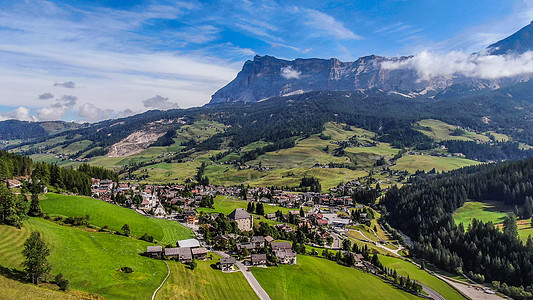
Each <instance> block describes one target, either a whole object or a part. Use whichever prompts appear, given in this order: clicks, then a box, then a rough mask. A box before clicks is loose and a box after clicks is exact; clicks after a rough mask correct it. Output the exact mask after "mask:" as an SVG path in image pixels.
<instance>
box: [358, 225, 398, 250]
mask: <svg viewBox="0 0 533 300" xmlns="http://www.w3.org/2000/svg"><path fill="white" fill-rule="evenodd" d="M354 231H356V232H357V233H359V234H360V235H361V236H362V237H364V238H365V239H366V242H368V243H372V244H374V245H376V246H377V247H379V248H382V249H383V250H387V251H389V252H390V253H392V254H394V255H396V256H401V255H400V254H399V253H398V252H400V251H401V250H403V249H404V248H403V247H402V246H401V245H400V247H399V248H398V249H396V250H392V249H389V248H387V247H385V246H383V245H382V244H380V243H378V242H374V241H372V240H371V239H369V238H368V237H367V236H365V235H364V234H363V233H362V232H361V231H360V230H354ZM352 237H354V236H352ZM354 238H356V237H354ZM359 240H360V239H359Z"/></svg>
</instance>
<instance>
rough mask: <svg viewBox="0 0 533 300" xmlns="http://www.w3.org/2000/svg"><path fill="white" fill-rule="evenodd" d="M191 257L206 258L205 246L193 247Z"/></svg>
mask: <svg viewBox="0 0 533 300" xmlns="http://www.w3.org/2000/svg"><path fill="white" fill-rule="evenodd" d="M191 252H192V257H193V258H194V259H197V260H206V259H207V249H205V248H194V249H192V250H191Z"/></svg>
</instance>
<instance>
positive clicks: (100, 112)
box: [78, 103, 113, 122]
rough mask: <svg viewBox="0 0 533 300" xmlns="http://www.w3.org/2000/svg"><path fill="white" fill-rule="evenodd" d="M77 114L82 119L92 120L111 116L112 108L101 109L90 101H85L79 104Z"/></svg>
mask: <svg viewBox="0 0 533 300" xmlns="http://www.w3.org/2000/svg"><path fill="white" fill-rule="evenodd" d="M78 115H79V116H80V117H81V118H82V119H83V120H84V121H89V122H94V121H100V120H105V119H109V118H111V116H112V115H113V110H111V109H101V108H98V107H96V106H94V105H93V104H91V103H85V104H83V105H81V106H80V108H79V112H78Z"/></svg>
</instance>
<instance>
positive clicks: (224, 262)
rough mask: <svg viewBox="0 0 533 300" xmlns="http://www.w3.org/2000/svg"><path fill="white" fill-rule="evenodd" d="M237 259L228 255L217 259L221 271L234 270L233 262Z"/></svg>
mask: <svg viewBox="0 0 533 300" xmlns="http://www.w3.org/2000/svg"><path fill="white" fill-rule="evenodd" d="M236 262H237V260H235V258H234V257H228V258H221V259H220V261H219V264H220V269H221V270H222V272H232V271H235V263H236Z"/></svg>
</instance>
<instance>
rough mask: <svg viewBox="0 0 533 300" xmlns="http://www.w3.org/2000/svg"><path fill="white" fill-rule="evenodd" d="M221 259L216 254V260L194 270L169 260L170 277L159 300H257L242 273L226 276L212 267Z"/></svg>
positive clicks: (162, 289)
mask: <svg viewBox="0 0 533 300" xmlns="http://www.w3.org/2000/svg"><path fill="white" fill-rule="evenodd" d="M218 259H219V257H218V256H217V255H213V260H207V261H199V262H198V266H197V267H196V269H194V270H190V269H189V268H187V267H186V266H185V265H184V264H182V263H179V262H175V261H168V265H169V268H170V276H169V278H168V279H167V281H166V282H165V284H164V285H163V287H162V288H161V290H159V291H158V292H157V295H156V299H228V300H233V299H257V295H256V294H255V292H254V291H253V289H252V288H251V287H250V285H249V284H248V281H246V279H245V278H244V276H243V275H242V274H241V272H235V273H223V272H222V271H220V270H217V269H214V268H213V267H212V266H211V265H212V264H216V262H218Z"/></svg>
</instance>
